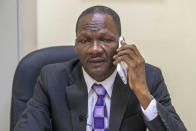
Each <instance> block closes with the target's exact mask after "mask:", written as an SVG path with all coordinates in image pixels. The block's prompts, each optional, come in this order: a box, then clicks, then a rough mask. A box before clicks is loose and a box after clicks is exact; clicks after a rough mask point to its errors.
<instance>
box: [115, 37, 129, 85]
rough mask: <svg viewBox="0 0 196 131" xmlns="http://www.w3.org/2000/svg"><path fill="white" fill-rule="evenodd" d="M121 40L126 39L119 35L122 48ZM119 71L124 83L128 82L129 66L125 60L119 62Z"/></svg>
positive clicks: (119, 45)
mask: <svg viewBox="0 0 196 131" xmlns="http://www.w3.org/2000/svg"><path fill="white" fill-rule="evenodd" d="M121 41H124V39H123V37H122V36H121V37H119V40H118V48H120V47H121V46H122V45H121ZM117 72H118V74H119V75H120V77H121V79H122V81H123V83H124V84H127V73H128V66H127V64H126V63H125V62H124V61H121V62H119V63H118V64H117Z"/></svg>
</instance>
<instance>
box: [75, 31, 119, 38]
mask: <svg viewBox="0 0 196 131" xmlns="http://www.w3.org/2000/svg"><path fill="white" fill-rule="evenodd" d="M97 33H98V34H99V35H100V36H104V35H107V36H109V37H115V36H116V35H115V33H113V32H111V31H107V32H106V31H100V32H99V31H98V32H97ZM88 35H89V36H90V35H91V33H89V31H82V32H81V33H79V34H78V36H76V38H78V37H81V36H88Z"/></svg>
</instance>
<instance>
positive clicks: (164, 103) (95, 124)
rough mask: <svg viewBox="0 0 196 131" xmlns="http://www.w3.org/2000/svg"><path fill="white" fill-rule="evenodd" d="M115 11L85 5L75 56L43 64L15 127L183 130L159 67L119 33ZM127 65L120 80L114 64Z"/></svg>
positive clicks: (29, 130)
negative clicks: (122, 39)
mask: <svg viewBox="0 0 196 131" xmlns="http://www.w3.org/2000/svg"><path fill="white" fill-rule="evenodd" d="M120 36H121V25H120V18H119V16H118V15H117V14H116V13H115V12H114V11H113V10H112V9H110V8H108V7H104V6H94V7H91V8H88V9H87V10H85V11H84V12H83V13H82V14H81V15H80V17H79V18H78V21H77V24H76V41H75V50H76V53H77V55H78V58H79V60H78V59H74V60H71V61H69V62H65V63H60V64H52V65H47V66H46V67H44V68H43V69H42V71H41V74H40V77H39V78H38V82H37V84H36V87H35V91H34V95H33V98H32V99H31V100H30V101H29V102H28V105H27V109H26V110H25V111H24V113H23V114H22V116H21V118H20V119H19V121H18V123H17V125H16V127H15V131H45V130H50V129H53V130H54V131H71V130H73V131H85V130H86V131H145V130H146V128H148V129H149V130H151V131H166V130H169V131H186V128H185V127H184V125H183V123H182V121H181V120H180V118H179V116H178V115H177V113H176V112H175V110H174V108H173V106H172V105H171V99H170V96H169V93H168V91H167V88H166V85H165V83H164V80H163V77H162V74H161V71H160V69H158V68H156V67H154V66H152V65H149V64H146V63H145V61H144V58H143V57H142V56H141V54H140V52H139V51H138V49H137V47H136V46H135V45H128V44H126V43H125V42H124V41H121V44H122V47H121V48H118V39H119V37H120ZM121 61H124V62H125V63H126V64H127V66H128V84H124V83H123V81H122V79H121V77H120V76H119V74H118V73H117V70H116V66H117V64H118V63H119V62H121Z"/></svg>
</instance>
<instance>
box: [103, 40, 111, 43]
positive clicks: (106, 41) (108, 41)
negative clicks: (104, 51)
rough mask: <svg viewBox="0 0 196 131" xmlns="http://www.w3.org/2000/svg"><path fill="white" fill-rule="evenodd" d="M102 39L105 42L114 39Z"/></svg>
mask: <svg viewBox="0 0 196 131" xmlns="http://www.w3.org/2000/svg"><path fill="white" fill-rule="evenodd" d="M101 41H103V42H105V43H110V42H112V41H113V40H112V39H102V40H101Z"/></svg>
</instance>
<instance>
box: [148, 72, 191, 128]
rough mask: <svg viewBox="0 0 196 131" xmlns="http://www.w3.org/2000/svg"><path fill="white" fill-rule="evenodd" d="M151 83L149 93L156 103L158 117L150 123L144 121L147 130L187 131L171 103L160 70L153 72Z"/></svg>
mask: <svg viewBox="0 0 196 131" xmlns="http://www.w3.org/2000/svg"><path fill="white" fill-rule="evenodd" d="M152 83H153V85H152V88H151V89H150V92H151V94H152V96H153V97H154V98H155V99H156V101H157V110H158V116H157V117H156V118H155V119H154V120H152V121H145V123H146V125H147V127H148V128H149V130H151V131H157V130H159V131H187V130H186V128H185V126H184V124H183V122H182V121H181V119H180V117H179V116H178V114H177V113H176V111H175V109H174V107H173V105H172V103H171V98H170V95H169V92H168V90H167V86H166V84H165V82H164V79H163V76H162V73H161V70H160V69H157V70H156V71H155V72H154V78H153V82H152Z"/></svg>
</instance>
